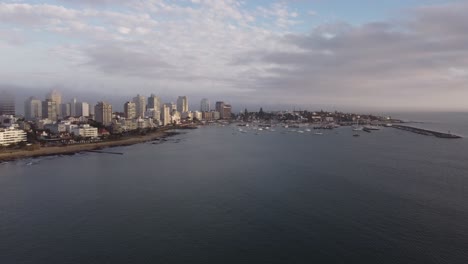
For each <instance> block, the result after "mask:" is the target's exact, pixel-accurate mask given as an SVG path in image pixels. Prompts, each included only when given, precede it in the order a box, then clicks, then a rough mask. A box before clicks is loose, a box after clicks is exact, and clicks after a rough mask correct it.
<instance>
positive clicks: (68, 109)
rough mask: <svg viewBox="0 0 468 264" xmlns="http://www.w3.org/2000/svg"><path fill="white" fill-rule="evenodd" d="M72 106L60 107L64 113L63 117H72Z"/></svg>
mask: <svg viewBox="0 0 468 264" xmlns="http://www.w3.org/2000/svg"><path fill="white" fill-rule="evenodd" d="M70 105H71V104H70V103H66V104H61V105H60V112H61V113H62V117H67V116H71V106H70Z"/></svg>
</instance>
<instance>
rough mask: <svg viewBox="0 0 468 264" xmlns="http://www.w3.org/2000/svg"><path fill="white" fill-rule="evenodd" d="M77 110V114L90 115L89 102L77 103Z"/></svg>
mask: <svg viewBox="0 0 468 264" xmlns="http://www.w3.org/2000/svg"><path fill="white" fill-rule="evenodd" d="M75 107H76V110H75V114H76V116H84V117H89V104H88V103H86V102H79V103H76V106H75Z"/></svg>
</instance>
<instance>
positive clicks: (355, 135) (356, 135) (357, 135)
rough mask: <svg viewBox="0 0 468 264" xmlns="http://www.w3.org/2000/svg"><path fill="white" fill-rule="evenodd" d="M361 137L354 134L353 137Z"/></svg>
mask: <svg viewBox="0 0 468 264" xmlns="http://www.w3.org/2000/svg"><path fill="white" fill-rule="evenodd" d="M360 136H361V135H359V134H354V135H353V137H360Z"/></svg>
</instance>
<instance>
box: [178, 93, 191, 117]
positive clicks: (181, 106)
mask: <svg viewBox="0 0 468 264" xmlns="http://www.w3.org/2000/svg"><path fill="white" fill-rule="evenodd" d="M188 109H189V107H188V99H187V96H179V98H177V111H178V112H179V113H185V112H188Z"/></svg>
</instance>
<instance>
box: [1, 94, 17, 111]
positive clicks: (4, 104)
mask: <svg viewBox="0 0 468 264" xmlns="http://www.w3.org/2000/svg"><path fill="white" fill-rule="evenodd" d="M15 112H16V109H15V97H14V96H13V95H12V94H10V93H8V92H5V91H3V92H1V93H0V115H15Z"/></svg>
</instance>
